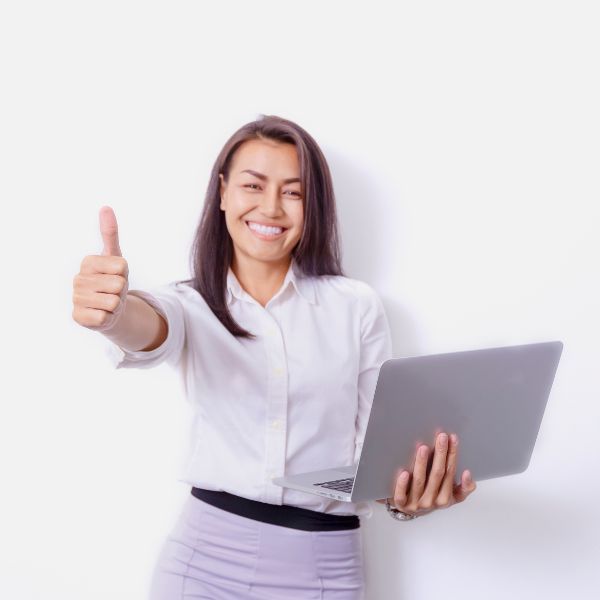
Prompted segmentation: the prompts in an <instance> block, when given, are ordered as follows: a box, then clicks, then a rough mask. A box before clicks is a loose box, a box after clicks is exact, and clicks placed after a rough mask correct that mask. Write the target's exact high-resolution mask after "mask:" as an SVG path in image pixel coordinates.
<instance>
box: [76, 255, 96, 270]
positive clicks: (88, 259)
mask: <svg viewBox="0 0 600 600" xmlns="http://www.w3.org/2000/svg"><path fill="white" fill-rule="evenodd" d="M95 261H96V256H94V255H93V254H87V255H86V256H84V257H83V259H82V260H81V265H80V267H79V270H80V271H83V270H84V269H85V268H89V267H90V266H92V265H93V264H94V262H95Z"/></svg>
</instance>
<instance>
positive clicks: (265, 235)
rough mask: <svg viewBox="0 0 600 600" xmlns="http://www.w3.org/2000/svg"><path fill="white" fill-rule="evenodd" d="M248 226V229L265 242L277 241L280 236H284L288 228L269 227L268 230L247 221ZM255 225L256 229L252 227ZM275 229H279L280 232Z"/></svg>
mask: <svg viewBox="0 0 600 600" xmlns="http://www.w3.org/2000/svg"><path fill="white" fill-rule="evenodd" d="M245 223H246V226H247V227H248V229H249V230H250V231H251V232H252V233H253V234H254V235H255V236H257V237H258V238H260V239H264V240H271V239H276V238H278V237H279V236H281V235H283V234H284V233H285V232H286V231H287V230H288V228H287V227H279V226H277V227H267V228H266V229H265V228H264V226H263V227H260V226H258V224H257V223H254V221H245ZM251 223H252V224H253V225H254V227H251V226H250V224H251ZM275 229H279V230H280V231H274V230H275Z"/></svg>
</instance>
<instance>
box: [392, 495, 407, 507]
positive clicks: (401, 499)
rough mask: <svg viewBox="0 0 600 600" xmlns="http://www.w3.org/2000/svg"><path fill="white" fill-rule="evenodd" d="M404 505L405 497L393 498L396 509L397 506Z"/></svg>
mask: <svg viewBox="0 0 600 600" xmlns="http://www.w3.org/2000/svg"><path fill="white" fill-rule="evenodd" d="M405 503H406V496H394V504H395V505H396V508H398V507H399V506H404V504H405Z"/></svg>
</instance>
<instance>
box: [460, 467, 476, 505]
mask: <svg viewBox="0 0 600 600" xmlns="http://www.w3.org/2000/svg"><path fill="white" fill-rule="evenodd" d="M476 488H477V484H476V483H475V482H474V481H473V479H472V478H471V472H470V471H468V470H467V471H464V472H463V475H462V478H461V483H459V484H458V485H455V486H454V501H455V502H462V501H463V500H465V499H466V497H467V496H468V495H469V494H471V493H472V492H474V491H475V489H476Z"/></svg>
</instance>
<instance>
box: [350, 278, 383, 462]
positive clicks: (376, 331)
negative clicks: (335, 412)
mask: <svg viewBox="0 0 600 600" xmlns="http://www.w3.org/2000/svg"><path fill="white" fill-rule="evenodd" d="M365 286H366V288H365V293H364V294H361V302H362V303H363V304H364V305H366V308H365V307H364V308H363V310H364V311H365V312H364V313H363V316H362V318H361V342H360V359H359V374H358V412H357V416H356V437H355V450H354V464H356V463H357V462H358V459H359V457H360V453H361V450H362V446H363V441H364V437H365V430H366V428H367V422H368V420H369V414H370V413H371V406H372V404H373V396H374V395H375V387H376V386H377V379H378V377H379V369H380V367H381V365H382V364H383V363H384V362H385V361H386V360H388V359H389V358H392V336H391V332H390V327H389V323H388V320H387V316H386V314H385V309H384V307H383V303H382V302H381V299H380V298H379V296H378V294H377V292H375V290H374V289H373V288H371V287H370V286H368V285H366V284H365Z"/></svg>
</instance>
